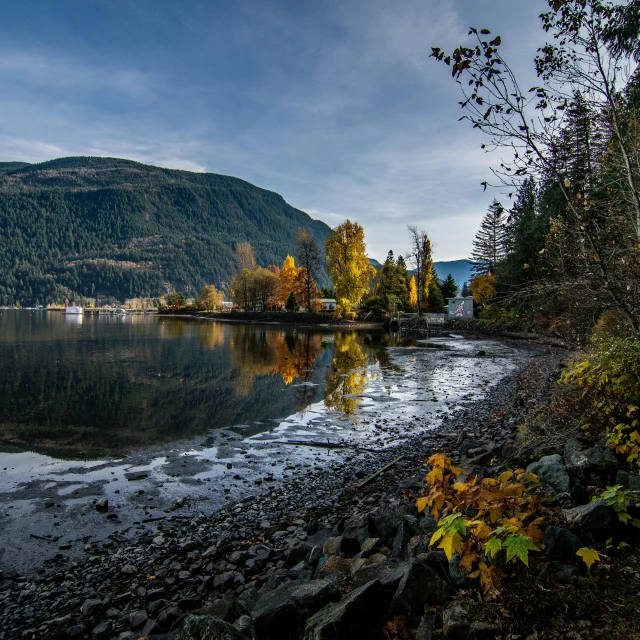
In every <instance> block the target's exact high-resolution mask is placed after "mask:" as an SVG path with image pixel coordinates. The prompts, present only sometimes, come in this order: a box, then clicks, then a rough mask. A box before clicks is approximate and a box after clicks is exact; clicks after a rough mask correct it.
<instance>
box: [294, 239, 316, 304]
mask: <svg viewBox="0 0 640 640" xmlns="http://www.w3.org/2000/svg"><path fill="white" fill-rule="evenodd" d="M296 257H297V258H298V264H299V265H300V268H301V269H304V270H305V271H306V274H305V275H304V285H305V291H304V293H305V295H304V297H303V298H300V300H301V301H302V303H303V304H304V306H305V307H306V308H307V310H308V311H311V309H312V306H313V305H312V300H313V299H314V298H316V297H317V295H318V292H317V287H316V284H315V282H314V280H315V279H317V277H318V271H319V270H320V250H319V249H318V245H317V243H316V241H315V240H314V239H313V236H312V235H311V234H310V233H309V232H308V231H307V230H306V229H304V228H302V229H300V231H298V235H297V236H296Z"/></svg>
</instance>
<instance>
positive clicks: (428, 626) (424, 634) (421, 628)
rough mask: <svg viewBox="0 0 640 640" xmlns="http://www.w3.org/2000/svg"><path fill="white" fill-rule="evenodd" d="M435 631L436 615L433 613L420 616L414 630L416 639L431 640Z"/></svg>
mask: <svg viewBox="0 0 640 640" xmlns="http://www.w3.org/2000/svg"><path fill="white" fill-rule="evenodd" d="M435 632H436V616H435V615H433V614H428V615H425V616H422V619H421V620H420V624H419V625H418V629H417V630H416V640H433V638H434V635H435Z"/></svg>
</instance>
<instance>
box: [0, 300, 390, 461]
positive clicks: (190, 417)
mask: <svg viewBox="0 0 640 640" xmlns="http://www.w3.org/2000/svg"><path fill="white" fill-rule="evenodd" d="M387 340H388V338H387V336H386V334H383V333H379V334H376V333H371V334H363V333H360V334H356V333H346V334H342V333H336V334H333V333H321V332H318V331H311V330H310V331H306V330H300V329H298V330H295V329H292V328H284V327H277V328H275V327H274V328H272V327H259V326H241V325H229V324H222V323H210V322H198V321H193V322H189V321H185V320H182V319H180V320H178V319H173V318H157V317H154V316H146V317H145V316H133V315H132V316H126V317H118V318H116V317H110V316H90V315H87V316H86V317H84V318H83V322H82V324H81V325H78V324H75V323H71V322H70V321H69V319H68V318H67V317H65V314H63V313H42V312H41V313H38V314H34V313H29V312H25V311H23V312H19V311H3V314H2V315H0V446H2V447H7V446H16V447H18V448H23V449H29V450H34V451H40V452H42V453H47V454H50V455H54V456H56V457H74V458H78V457H97V456H104V455H111V454H121V453H125V452H127V451H131V450H133V449H136V448H140V447H145V446H149V445H158V444H162V443H165V442H171V441H175V440H178V439H183V438H189V437H192V436H194V435H199V434H204V433H206V432H207V431H209V430H210V429H216V428H221V427H228V426H232V425H238V424H255V423H258V422H261V423H263V425H264V426H263V428H264V429H268V428H270V424H272V423H271V422H270V421H272V420H276V419H282V418H283V417H285V416H287V415H291V414H294V413H296V412H299V411H302V410H304V409H305V408H306V407H307V406H309V405H311V404H315V403H317V402H319V401H321V400H323V399H324V400H325V402H326V406H327V407H330V408H333V409H337V410H339V411H341V412H343V413H345V414H347V415H353V414H354V412H355V411H356V409H357V406H358V404H359V402H360V399H359V398H357V395H358V394H359V393H361V391H362V389H363V388H364V386H365V384H366V381H367V376H368V375H371V373H370V372H369V373H368V371H370V369H371V367H372V366H374V365H377V363H378V362H383V361H384V353H385V351H384V347H385V345H386V342H387Z"/></svg>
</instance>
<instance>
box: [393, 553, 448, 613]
mask: <svg viewBox="0 0 640 640" xmlns="http://www.w3.org/2000/svg"><path fill="white" fill-rule="evenodd" d="M448 593H449V585H448V584H447V583H446V582H445V581H444V580H443V579H442V578H441V577H440V576H439V575H438V574H437V573H436V572H435V571H434V570H433V569H432V568H431V567H430V566H429V565H427V564H426V563H424V562H422V561H421V560H419V559H418V558H411V559H410V560H409V561H408V564H407V568H406V571H405V572H404V575H403V576H402V580H401V581H400V584H398V588H397V589H396V592H395V594H394V596H393V600H392V601H391V606H390V613H391V614H392V615H401V616H404V617H405V618H406V619H407V621H408V622H409V623H410V624H414V625H415V624H418V622H419V620H420V618H421V617H422V614H423V613H424V607H425V605H430V604H442V603H444V602H445V600H446V598H447V595H448Z"/></svg>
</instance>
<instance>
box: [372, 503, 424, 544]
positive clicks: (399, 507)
mask: <svg viewBox="0 0 640 640" xmlns="http://www.w3.org/2000/svg"><path fill="white" fill-rule="evenodd" d="M415 512H416V509H415V507H410V506H409V505H408V504H405V503H403V502H399V501H394V502H391V503H390V504H388V505H385V506H383V507H381V508H380V509H379V510H378V513H377V514H376V516H375V526H376V531H377V534H378V538H380V540H382V542H383V543H384V544H386V545H388V546H389V547H391V546H393V541H394V539H395V537H396V534H397V533H398V529H399V528H400V525H401V524H402V518H403V516H406V515H415Z"/></svg>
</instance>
